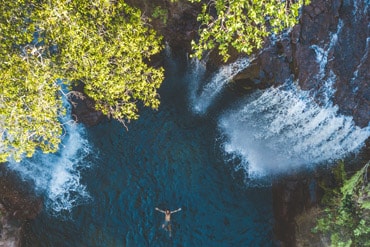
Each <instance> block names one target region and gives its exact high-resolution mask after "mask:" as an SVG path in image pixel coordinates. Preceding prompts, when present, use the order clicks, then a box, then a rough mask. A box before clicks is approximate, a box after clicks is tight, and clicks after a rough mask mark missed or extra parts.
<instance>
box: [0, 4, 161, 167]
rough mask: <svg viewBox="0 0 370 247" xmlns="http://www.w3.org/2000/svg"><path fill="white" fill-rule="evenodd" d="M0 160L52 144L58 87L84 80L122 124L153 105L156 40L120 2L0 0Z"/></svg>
mask: <svg viewBox="0 0 370 247" xmlns="http://www.w3.org/2000/svg"><path fill="white" fill-rule="evenodd" d="M0 4H1V6H2V11H1V13H0V46H1V49H0V61H1V64H0V85H1V86H0V131H1V142H0V162H4V161H6V160H7V159H8V158H10V157H12V158H15V159H16V160H20V159H21V158H22V156H23V155H24V154H26V155H27V156H32V154H33V153H34V151H35V149H37V148H40V149H41V150H42V151H44V152H54V151H56V150H57V148H58V145H59V143H60V136H61V135H62V132H63V131H62V129H63V123H60V122H59V119H60V116H62V115H63V114H64V112H65V111H64V109H63V105H62V99H61V94H62V93H63V92H62V85H61V84H66V85H67V86H69V87H71V86H72V85H74V84H76V83H83V84H84V88H85V93H86V94H87V95H88V96H89V97H91V98H92V99H93V100H94V101H95V102H96V105H95V107H96V109H97V110H101V111H102V112H103V113H104V114H106V115H108V116H109V117H113V118H115V119H117V120H119V121H121V122H122V123H123V124H125V122H126V121H130V120H132V119H137V118H138V104H141V103H142V104H143V105H144V106H147V107H151V108H153V109H156V108H158V106H159V96H158V94H157V89H158V88H159V86H160V84H161V82H162V80H163V69H161V68H159V69H156V68H153V67H150V66H148V62H149V61H150V58H151V57H152V56H153V55H154V54H156V53H158V52H159V51H160V50H161V48H162V46H161V44H160V42H161V39H160V38H159V37H157V35H156V33H155V32H154V31H153V30H150V29H149V28H148V27H147V25H146V22H145V19H144V18H143V17H142V16H141V13H140V11H138V10H137V9H134V8H132V7H130V6H128V5H127V4H126V3H124V2H123V1H109V0H91V1H90V0H74V1H69V0H48V1H46V0H38V1H37V0H18V1H13V0H0Z"/></svg>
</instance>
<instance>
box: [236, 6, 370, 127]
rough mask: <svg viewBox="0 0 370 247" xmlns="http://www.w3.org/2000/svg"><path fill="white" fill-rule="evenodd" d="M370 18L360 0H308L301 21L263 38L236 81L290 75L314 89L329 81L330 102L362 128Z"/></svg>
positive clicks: (368, 96) (369, 108) (367, 106)
mask: <svg viewBox="0 0 370 247" xmlns="http://www.w3.org/2000/svg"><path fill="white" fill-rule="evenodd" d="M369 21H370V12H369V10H368V7H366V3H365V2H364V1H356V0H355V1H341V0H329V1H320V0H312V1H311V4H310V5H309V6H305V7H304V8H303V10H302V15H301V18H300V21H299V24H298V25H296V26H295V27H294V28H293V30H292V31H291V32H290V33H288V34H283V35H282V36H281V37H280V38H279V39H277V40H276V41H269V42H267V43H266V46H265V47H266V48H265V49H264V50H263V51H262V52H261V53H260V54H259V55H258V57H257V58H256V60H255V61H254V62H253V63H252V66H250V67H248V68H247V69H246V70H244V71H242V72H241V73H240V74H239V75H237V76H236V78H235V79H236V82H237V83H241V84H243V83H245V84H246V85H248V86H250V84H251V82H253V85H254V87H255V88H266V87H270V86H271V85H279V84H281V83H283V82H285V81H286V80H290V79H291V78H293V80H297V81H298V83H299V85H300V86H301V88H302V89H303V90H313V91H315V92H317V91H320V89H321V88H322V87H324V85H325V83H327V82H333V87H334V88H335V94H334V97H333V99H332V100H333V102H334V104H337V105H338V106H339V109H340V111H341V113H343V114H345V115H349V116H353V118H354V121H355V122H356V124H357V125H359V126H360V127H365V126H367V125H368V124H369V121H370V87H369V81H370V70H369V68H370V55H369V45H370V26H369V25H368V24H369Z"/></svg>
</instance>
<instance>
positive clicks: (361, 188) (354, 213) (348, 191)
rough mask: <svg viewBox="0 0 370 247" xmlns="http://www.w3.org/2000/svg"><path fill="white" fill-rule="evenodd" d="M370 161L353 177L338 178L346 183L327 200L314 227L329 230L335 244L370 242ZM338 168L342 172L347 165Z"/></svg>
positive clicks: (327, 232) (318, 230) (354, 244)
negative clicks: (369, 174)
mask: <svg viewBox="0 0 370 247" xmlns="http://www.w3.org/2000/svg"><path fill="white" fill-rule="evenodd" d="M369 165H370V162H368V163H367V164H366V165H365V166H364V167H363V168H362V169H361V170H360V171H358V172H357V173H355V174H354V175H353V176H352V177H351V178H349V179H346V178H344V180H343V181H339V182H342V183H343V185H342V186H341V188H340V190H339V191H338V190H337V192H339V193H334V194H335V196H333V197H332V198H331V199H332V200H331V201H326V203H325V205H326V208H325V210H324V212H325V213H324V216H323V217H322V218H320V219H318V220H317V225H316V227H315V228H314V231H315V232H322V233H324V234H329V235H330V239H331V244H332V246H370V221H369V219H370V208H369V205H370V198H369V189H370V183H369V182H368V180H367V175H368V172H369V171H368V170H369ZM339 169H340V170H342V171H341V172H339V173H342V174H343V173H344V166H343V165H341V166H339ZM336 178H343V177H342V176H337V177H336ZM329 193H331V194H332V195H333V193H332V192H329Z"/></svg>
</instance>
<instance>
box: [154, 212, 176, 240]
mask: <svg viewBox="0 0 370 247" xmlns="http://www.w3.org/2000/svg"><path fill="white" fill-rule="evenodd" d="M155 210H157V211H159V212H161V213H164V222H163V224H162V228H163V229H165V230H166V231H168V232H169V234H170V237H171V231H172V229H171V214H173V213H176V212H179V211H181V208H178V209H176V210H173V211H170V210H169V209H166V210H162V209H159V208H155Z"/></svg>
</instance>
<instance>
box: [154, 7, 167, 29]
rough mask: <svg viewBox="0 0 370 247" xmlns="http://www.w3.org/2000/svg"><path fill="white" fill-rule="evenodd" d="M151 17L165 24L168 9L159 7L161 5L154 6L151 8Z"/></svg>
mask: <svg viewBox="0 0 370 247" xmlns="http://www.w3.org/2000/svg"><path fill="white" fill-rule="evenodd" d="M152 17H153V18H157V19H160V20H161V21H162V22H163V24H164V25H166V24H167V19H168V11H167V9H163V8H161V6H156V7H155V8H154V10H153V14H152Z"/></svg>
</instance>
